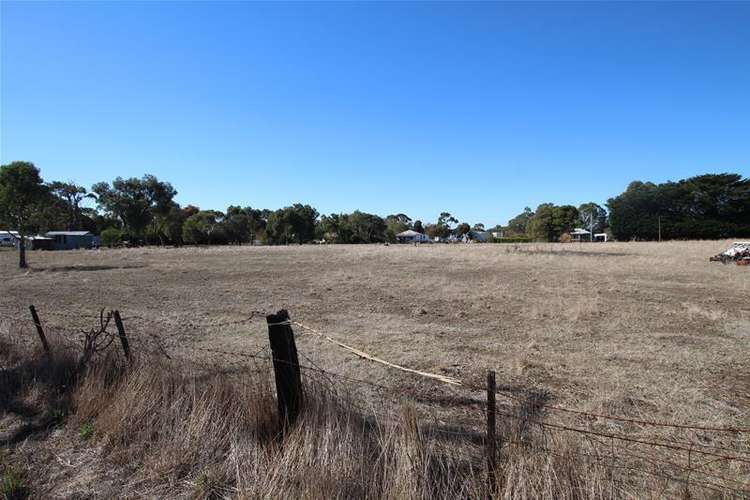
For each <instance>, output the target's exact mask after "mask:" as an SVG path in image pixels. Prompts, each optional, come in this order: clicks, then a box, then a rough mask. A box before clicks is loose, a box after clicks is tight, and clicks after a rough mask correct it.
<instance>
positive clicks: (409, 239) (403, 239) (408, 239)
mask: <svg viewBox="0 0 750 500" xmlns="http://www.w3.org/2000/svg"><path fill="white" fill-rule="evenodd" d="M396 241H398V242H399V243H429V242H430V238H428V237H427V235H426V234H422V233H418V232H416V231H414V230H412V229H409V230H407V231H404V232H402V233H398V234H397V235H396Z"/></svg>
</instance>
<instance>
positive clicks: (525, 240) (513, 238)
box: [490, 236, 532, 243]
mask: <svg viewBox="0 0 750 500" xmlns="http://www.w3.org/2000/svg"><path fill="white" fill-rule="evenodd" d="M490 241H491V242H492V243H531V241H532V240H531V238H528V237H526V236H508V237H505V238H492V239H491V240H490Z"/></svg>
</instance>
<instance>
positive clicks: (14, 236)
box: [0, 230, 18, 247]
mask: <svg viewBox="0 0 750 500" xmlns="http://www.w3.org/2000/svg"><path fill="white" fill-rule="evenodd" d="M16 240H18V231H4V230H3V231H0V247H13V246H16Z"/></svg>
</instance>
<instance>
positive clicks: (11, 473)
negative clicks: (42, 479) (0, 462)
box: [0, 467, 29, 500]
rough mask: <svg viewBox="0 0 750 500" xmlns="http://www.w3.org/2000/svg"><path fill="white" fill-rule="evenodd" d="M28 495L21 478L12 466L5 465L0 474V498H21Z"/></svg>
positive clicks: (9, 499) (10, 499)
mask: <svg viewBox="0 0 750 500" xmlns="http://www.w3.org/2000/svg"><path fill="white" fill-rule="evenodd" d="M28 497H29V489H28V488H27V487H26V485H25V484H24V481H23V478H22V477H21V475H20V474H18V473H17V472H16V471H15V470H14V469H13V468H11V467H7V468H6V469H5V470H4V471H3V473H2V476H0V498H2V499H4V500H5V499H7V500H21V499H24V498H28Z"/></svg>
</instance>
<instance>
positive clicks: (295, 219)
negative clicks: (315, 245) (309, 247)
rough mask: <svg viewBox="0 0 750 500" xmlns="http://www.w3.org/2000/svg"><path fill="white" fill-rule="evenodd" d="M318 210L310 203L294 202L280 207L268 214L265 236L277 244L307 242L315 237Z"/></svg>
mask: <svg viewBox="0 0 750 500" xmlns="http://www.w3.org/2000/svg"><path fill="white" fill-rule="evenodd" d="M317 220H318V211H317V210H315V209H314V208H313V207H311V206H310V205H302V204H301V203H296V204H294V205H292V206H290V207H284V208H280V209H279V210H276V211H275V212H272V213H271V214H270V215H269V216H268V222H267V225H266V237H267V238H268V241H269V242H270V243H273V244H277V245H286V244H289V243H308V242H310V241H312V240H313V239H315V225H316V223H317Z"/></svg>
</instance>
